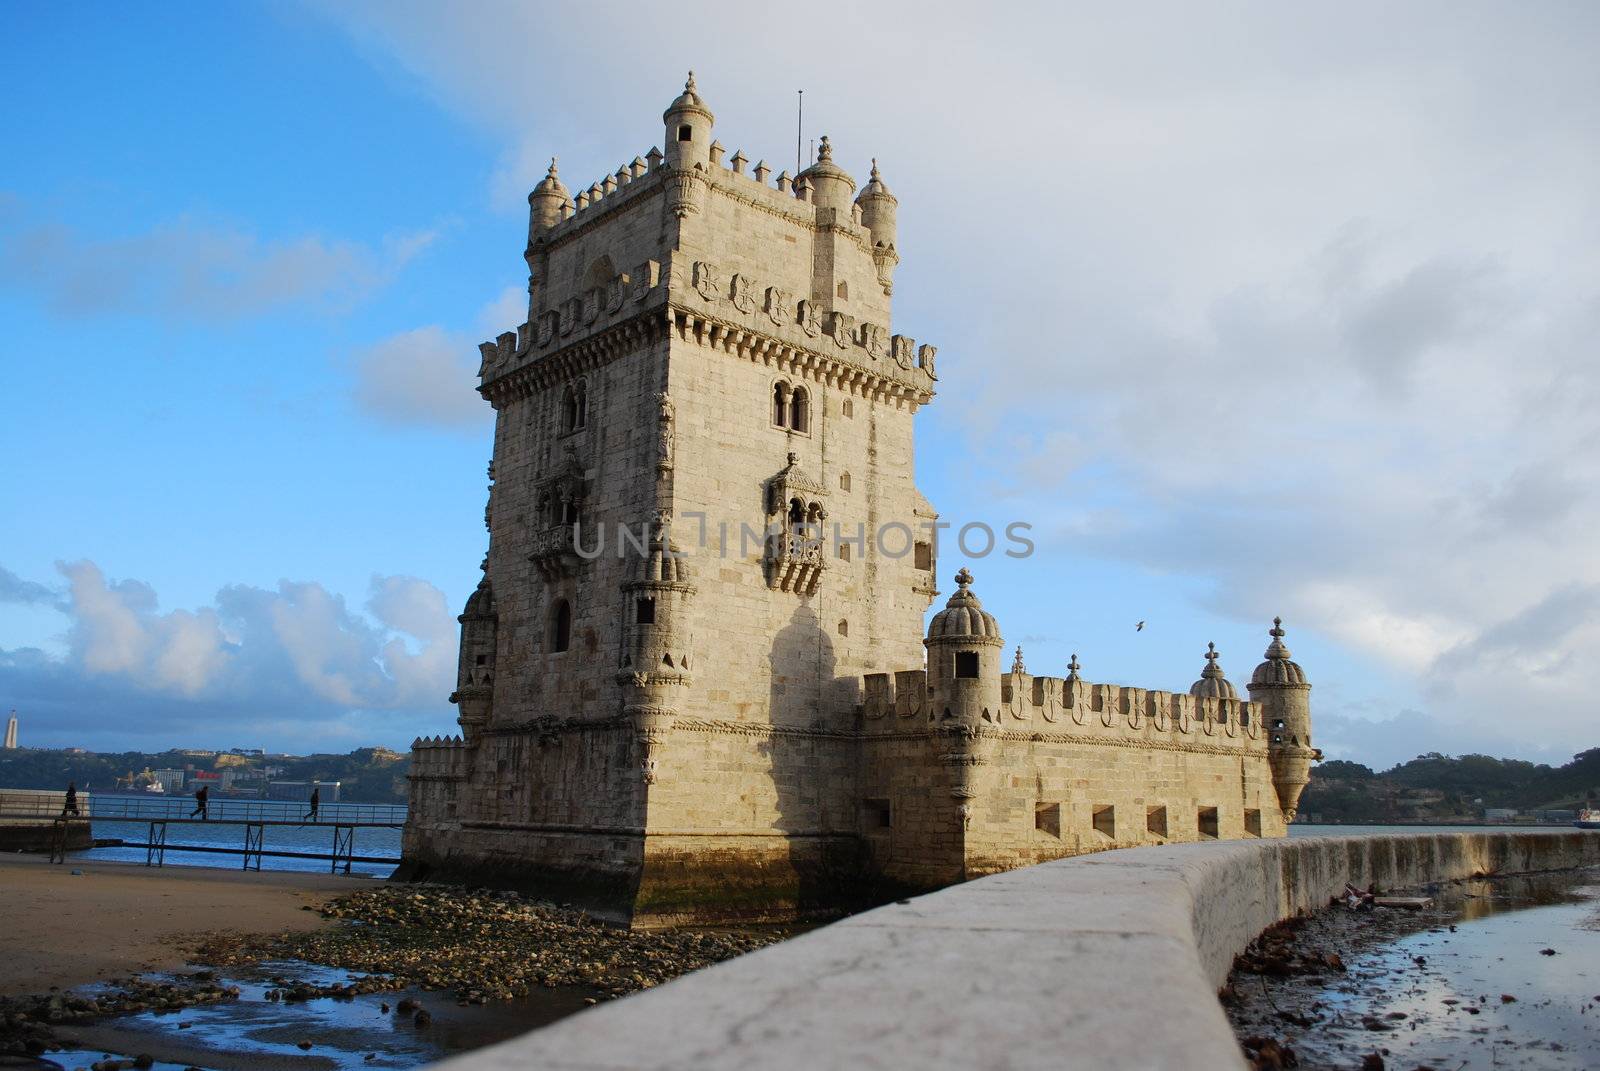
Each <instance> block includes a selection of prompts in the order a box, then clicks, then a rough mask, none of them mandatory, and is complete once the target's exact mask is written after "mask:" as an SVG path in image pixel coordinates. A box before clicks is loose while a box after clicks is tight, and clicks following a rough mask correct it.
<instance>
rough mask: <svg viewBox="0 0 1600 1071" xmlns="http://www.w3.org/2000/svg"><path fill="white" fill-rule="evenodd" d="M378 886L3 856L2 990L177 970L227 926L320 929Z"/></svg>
mask: <svg viewBox="0 0 1600 1071" xmlns="http://www.w3.org/2000/svg"><path fill="white" fill-rule="evenodd" d="M75 870H77V871H82V873H81V874H78V875H74V874H73V871H75ZM372 885H373V882H372V880H371V879H364V878H350V877H343V876H335V875H331V874H300V873H290V872H285V871H262V872H259V873H254V872H252V873H246V872H244V871H238V870H232V871H230V870H212V869H202V868H198V867H168V868H155V867H145V866H140V865H138V864H130V863H81V862H69V863H66V864H55V865H52V864H50V863H48V862H46V861H45V859H44V858H43V857H40V856H31V855H9V854H8V855H0V918H3V919H4V927H3V928H4V931H5V934H6V936H5V942H4V949H5V954H4V955H0V996H14V995H19V994H24V993H39V992H43V991H44V990H47V989H49V988H50V987H51V986H60V987H62V988H63V989H65V988H69V987H71V986H77V985H83V984H86V983H89V982H96V981H102V980H104V979H107V978H113V977H117V976H119V975H126V974H128V973H130V972H134V971H150V970H167V969H174V968H177V967H180V966H182V965H183V964H184V963H185V962H187V959H188V953H189V951H191V950H192V949H193V948H194V946H195V945H197V944H198V943H199V940H200V938H201V937H202V936H203V935H205V934H208V933H213V932H217V931H232V932H235V933H274V932H279V931H283V930H313V929H320V928H323V927H326V926H330V925H332V924H333V923H332V920H329V919H324V918H323V917H322V916H321V914H320V913H319V912H318V911H317V910H315V909H317V908H320V907H321V906H322V905H323V904H324V903H326V902H327V901H328V900H330V899H332V898H333V897H335V896H338V895H340V894H342V893H347V892H351V891H352V890H355V889H363V888H371V887H372ZM303 908H311V909H312V910H302V909H303Z"/></svg>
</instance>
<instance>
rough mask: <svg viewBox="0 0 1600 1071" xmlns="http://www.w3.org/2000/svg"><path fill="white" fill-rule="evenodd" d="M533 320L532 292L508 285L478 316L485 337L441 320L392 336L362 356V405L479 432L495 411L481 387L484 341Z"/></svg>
mask: <svg viewBox="0 0 1600 1071" xmlns="http://www.w3.org/2000/svg"><path fill="white" fill-rule="evenodd" d="M527 319H528V295H527V293H526V292H525V291H523V290H521V289H519V288H517V287H507V288H506V289H505V290H503V291H502V292H501V293H500V295H499V296H498V297H496V298H495V299H494V300H493V301H491V302H489V303H488V304H487V305H485V306H484V307H483V309H482V310H481V311H480V312H479V313H478V316H477V318H476V326H477V334H478V335H479V336H480V337H479V338H476V339H475V338H472V337H471V336H469V335H467V334H465V333H463V332H459V331H446V330H445V329H444V328H443V327H441V326H439V325H437V324H430V325H428V326H427V327H419V328H415V329H413V330H410V331H402V332H400V333H399V334H396V335H390V336H389V337H388V338H385V339H382V340H380V341H378V342H375V343H373V344H372V345H371V346H368V347H366V348H365V349H363V350H361V351H360V352H358V353H357V354H356V357H355V363H354V369H353V371H354V377H355V382H354V385H353V391H354V394H355V399H356V403H357V404H358V405H360V406H361V408H362V409H364V410H366V411H367V412H368V413H371V414H372V415H373V416H375V417H377V418H378V419H380V420H382V421H385V422H386V423H390V424H395V425H400V426H416V425H421V426H431V427H438V428H446V429H469V430H475V429H479V428H482V427H484V426H485V425H486V424H488V423H489V422H490V420H491V419H492V416H493V410H491V409H490V408H489V405H488V403H486V402H485V401H484V400H483V399H482V398H480V397H479V396H478V394H477V391H476V389H475V387H476V384H477V381H478V362H479V360H480V358H479V354H478V342H479V341H486V340H488V339H492V338H494V337H495V336H497V335H499V334H500V333H501V332H504V331H515V330H516V329H517V325H519V324H521V323H524V322H525V321H526V320H527Z"/></svg>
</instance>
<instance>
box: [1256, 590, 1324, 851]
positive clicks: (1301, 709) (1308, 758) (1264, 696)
mask: <svg viewBox="0 0 1600 1071" xmlns="http://www.w3.org/2000/svg"><path fill="white" fill-rule="evenodd" d="M1268 635H1270V636H1271V637H1272V643H1271V644H1270V645H1268V647H1267V653H1266V656H1265V659H1266V660H1265V661H1263V662H1262V663H1261V664H1260V665H1259V666H1257V667H1256V671H1255V672H1254V673H1253V674H1251V676H1250V698H1251V699H1252V700H1254V701H1255V702H1257V703H1260V704H1261V717H1262V719H1263V721H1264V722H1265V729H1266V732H1267V734H1268V735H1267V758H1268V760H1269V761H1270V762H1271V764H1272V785H1273V788H1275V789H1276V790H1277V793H1278V806H1279V809H1280V810H1282V811H1283V819H1284V821H1285V822H1292V821H1294V816H1295V809H1296V808H1297V807H1298V806H1299V804H1300V793H1301V792H1302V791H1304V789H1305V787H1306V783H1307V782H1309V781H1310V780H1311V764H1312V763H1313V762H1315V761H1316V760H1317V759H1320V758H1322V752H1320V751H1318V750H1317V749H1316V748H1314V747H1312V746H1311V685H1310V684H1309V683H1307V681H1306V675H1305V671H1304V670H1302V669H1301V668H1300V667H1299V665H1298V664H1296V663H1295V662H1294V661H1293V660H1292V659H1291V658H1290V656H1289V648H1288V646H1287V645H1285V644H1284V642H1283V637H1284V631H1283V619H1282V618H1281V617H1275V618H1273V619H1272V628H1271V629H1270V630H1269V631H1268Z"/></svg>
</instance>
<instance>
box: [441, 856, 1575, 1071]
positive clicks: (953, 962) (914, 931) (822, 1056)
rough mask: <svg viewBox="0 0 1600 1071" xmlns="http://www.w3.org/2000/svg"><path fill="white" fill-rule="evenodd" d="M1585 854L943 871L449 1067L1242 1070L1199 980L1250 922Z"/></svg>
mask: <svg viewBox="0 0 1600 1071" xmlns="http://www.w3.org/2000/svg"><path fill="white" fill-rule="evenodd" d="M1597 863H1600V832H1582V831H1578V830H1572V831H1570V832H1569V831H1552V832H1511V831H1507V832H1504V833H1499V832H1496V833H1449V834H1415V835H1413V834H1400V835H1388V836H1374V837H1315V838H1313V837H1307V838H1298V837H1297V838H1294V839H1289V840H1251V841H1221V842H1210V843H1204V844H1184V845H1174V846H1172V847H1166V848H1130V849H1125V850H1122V851H1113V852H1104V853H1100V854H1097V855H1087V856H1078V857H1076V858H1073V859H1063V860H1060V861H1057V862H1052V863H1045V864H1042V865H1040V866H1035V867H1029V868H1027V869H1024V870H1014V871H1011V872H1009V873H1005V874H997V875H995V876H994V877H989V878H983V879H981V880H978V881H972V882H968V883H966V884H964V885H957V886H953V887H951V888H948V889H943V890H941V891H939V892H936V893H931V894H929V895H926V896H921V897H917V898H916V899H914V900H910V901H907V902H903V903H900V904H893V905H890V906H887V907H882V908H878V909H877V910H875V911H868V912H865V913H863V914H860V915H856V916H853V917H851V918H848V919H845V920H843V921H840V922H836V923H834V924H832V925H830V926H826V927H823V928H822V929H819V930H815V931H813V932H811V933H808V934H805V935H803V936H800V937H797V938H795V939H793V940H791V941H786V942H784V943H783V944H779V945H774V946H772V947H769V948H765V949H762V950H761V951H759V952H754V953H751V954H750V955H747V956H743V957H741V958H739V959H736V960H732V961H730V962H728V963H723V964H720V965H718V966H716V967H713V968H711V969H709V970H705V971H700V972H698V973H696V974H692V975H688V976H686V977H684V978H680V979H678V980H677V981H674V982H671V983H669V984H667V985H665V986H662V987H661V988H659V989H655V990H652V991H649V992H646V993H641V994H638V995H635V996H631V997H628V998H627V999H625V1000H621V1001H617V1002H615V1003H609V1004H604V1005H600V1006H597V1007H595V1008H593V1009H590V1010H588V1011H585V1012H582V1013H580V1014H578V1015H576V1016H573V1017H572V1018H570V1019H565V1020H563V1021H561V1022H559V1023H555V1024H553V1025H551V1026H548V1027H545V1028H544V1029H542V1030H536V1031H534V1032H532V1033H530V1034H526V1035H524V1036H523V1037H520V1038H517V1039H515V1040H513V1041H509V1042H506V1043H503V1044H501V1045H497V1046H494V1047H492V1048H488V1049H483V1050H480V1051H479V1052H476V1053H473V1054H471V1055H468V1056H464V1057H459V1058H457V1059H455V1060H452V1061H449V1062H448V1064H446V1065H444V1066H446V1067H448V1068H449V1069H450V1071H502V1069H504V1071H511V1069H517V1071H523V1069H526V1068H541V1069H571V1071H578V1069H582V1071H599V1069H607V1071H621V1069H631V1068H683V1069H690V1068H693V1069H697V1071H701V1069H714V1068H774V1069H789V1068H793V1069H802V1068H803V1069H808V1071H809V1069H817V1068H850V1069H852V1071H857V1069H869V1068H917V1069H921V1068H961V1069H964V1071H965V1069H972V1068H1004V1069H1013V1068H1035V1067H1037V1068H1062V1067H1084V1068H1095V1069H1096V1071H1102V1069H1107V1068H1130V1069H1132V1068H1138V1069H1147V1068H1171V1069H1174V1071H1192V1069H1212V1068H1240V1067H1243V1066H1244V1064H1243V1060H1242V1057H1241V1056H1240V1050H1239V1045H1238V1042H1237V1041H1236V1040H1235V1039H1234V1036H1233V1031H1232V1030H1231V1028H1230V1027H1229V1024H1228V1021H1227V1018H1226V1017H1225V1016H1224V1014H1223V1011H1222V1008H1221V1006H1220V1005H1219V1004H1218V1002H1217V999H1216V991H1217V988H1218V987H1219V986H1220V985H1221V984H1222V982H1223V980H1224V979H1225V978H1226V977H1227V974H1228V969H1229V966H1230V964H1231V963H1232V960H1233V956H1234V954H1235V953H1236V952H1238V951H1240V950H1241V949H1243V948H1244V946H1245V945H1246V944H1247V943H1248V942H1249V941H1250V940H1251V939H1252V938H1254V937H1255V936H1256V935H1257V934H1258V933H1260V932H1261V931H1262V930H1264V929H1265V928H1266V927H1267V926H1269V925H1271V924H1272V923H1274V922H1276V921H1277V920H1279V919H1281V918H1285V917H1287V916H1289V915H1292V914H1294V913H1296V912H1297V911H1299V910H1301V909H1313V910H1314V909H1317V908H1320V907H1322V906H1324V905H1326V904H1327V902H1328V900H1329V898H1330V897H1331V896H1333V895H1334V894H1335V893H1336V892H1338V891H1339V890H1341V889H1342V888H1343V887H1344V883H1345V882H1346V881H1350V882H1354V883H1355V884H1357V885H1361V886H1365V885H1366V884H1368V883H1369V882H1377V884H1378V885H1379V887H1380V888H1383V889H1386V890H1387V889H1401V888H1406V887H1413V886H1417V885H1420V884H1424V883H1427V882H1431V881H1440V880H1450V879H1455V878H1464V877H1470V876H1472V875H1474V874H1480V873H1481V874H1497V873H1499V874H1505V873H1516V872H1527V871H1535V870H1557V869H1565V868H1569V867H1575V866H1583V865H1592V864H1597Z"/></svg>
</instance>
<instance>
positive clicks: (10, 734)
mask: <svg viewBox="0 0 1600 1071" xmlns="http://www.w3.org/2000/svg"><path fill="white" fill-rule="evenodd" d="M6 750H7V751H15V750H17V712H16V711H14V710H13V711H12V712H11V717H10V718H8V719H6Z"/></svg>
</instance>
